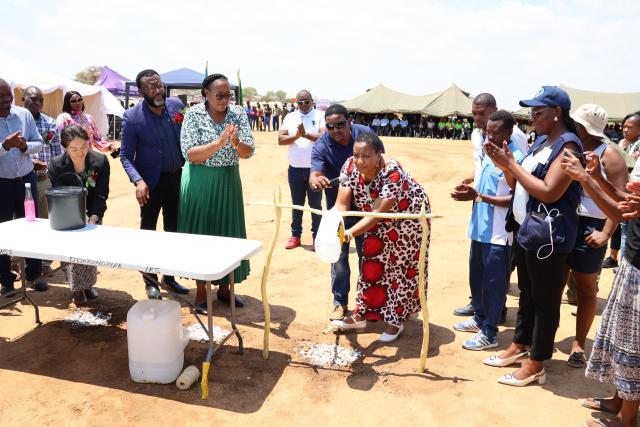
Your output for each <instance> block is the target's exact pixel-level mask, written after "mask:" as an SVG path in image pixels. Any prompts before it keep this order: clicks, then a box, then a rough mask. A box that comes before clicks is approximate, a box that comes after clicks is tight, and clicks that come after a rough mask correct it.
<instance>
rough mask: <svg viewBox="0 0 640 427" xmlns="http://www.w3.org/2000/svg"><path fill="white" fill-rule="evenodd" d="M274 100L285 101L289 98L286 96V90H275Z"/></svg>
mask: <svg viewBox="0 0 640 427" xmlns="http://www.w3.org/2000/svg"><path fill="white" fill-rule="evenodd" d="M276 100H277V101H280V102H287V101H288V100H289V98H287V92H285V91H283V90H277V91H276Z"/></svg>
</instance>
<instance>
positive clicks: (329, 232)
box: [316, 207, 344, 262]
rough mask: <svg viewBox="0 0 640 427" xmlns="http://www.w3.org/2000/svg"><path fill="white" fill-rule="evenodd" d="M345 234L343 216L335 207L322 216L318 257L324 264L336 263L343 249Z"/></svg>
mask: <svg viewBox="0 0 640 427" xmlns="http://www.w3.org/2000/svg"><path fill="white" fill-rule="evenodd" d="M343 233H344V222H343V221H342V215H340V213H339V212H338V210H337V209H336V208H335V207H334V208H332V209H331V210H329V211H327V212H325V213H324V215H322V219H321V220H320V227H318V234H317V235H316V255H318V258H320V260H321V261H324V262H336V261H338V258H340V251H341V248H342V242H341V235H342V234H343Z"/></svg>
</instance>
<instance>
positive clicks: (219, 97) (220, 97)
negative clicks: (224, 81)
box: [213, 92, 233, 101]
mask: <svg viewBox="0 0 640 427" xmlns="http://www.w3.org/2000/svg"><path fill="white" fill-rule="evenodd" d="M213 95H214V96H215V97H216V99H217V100H218V101H222V100H223V99H226V100H227V101H228V100H230V99H231V97H232V96H233V94H232V93H231V92H227V93H220V92H216V93H214V94H213Z"/></svg>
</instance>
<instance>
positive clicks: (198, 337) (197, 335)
mask: <svg viewBox="0 0 640 427" xmlns="http://www.w3.org/2000/svg"><path fill="white" fill-rule="evenodd" d="M187 330H188V331H189V339H190V340H193V341H199V342H207V341H208V340H209V337H208V336H207V333H206V332H205V331H204V329H202V326H200V324H199V323H192V324H191V325H189V327H188V328H187ZM230 333H231V331H228V330H226V329H223V328H221V327H220V326H214V327H213V341H214V342H215V343H220V342H221V341H222V340H223V339H225V338H226V336H227V335H229V334H230Z"/></svg>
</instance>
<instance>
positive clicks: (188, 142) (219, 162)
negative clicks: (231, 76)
mask: <svg viewBox="0 0 640 427" xmlns="http://www.w3.org/2000/svg"><path fill="white" fill-rule="evenodd" d="M228 124H235V125H236V126H237V127H238V138H239V139H240V141H242V142H244V143H245V144H248V145H250V146H251V155H252V156H253V153H254V152H255V150H256V145H255V142H254V141H253V135H252V134H251V127H250V126H249V119H248V118H247V114H246V113H245V112H244V108H242V107H241V106H239V105H229V107H228V108H227V115H226V116H225V117H224V121H223V122H222V123H216V122H214V121H213V120H212V119H211V116H209V113H207V109H206V107H205V103H204V102H201V103H200V104H196V105H194V106H193V107H191V108H189V109H188V110H187V113H186V114H185V117H184V121H183V122H182V131H181V133H180V146H181V148H182V155H183V156H184V158H185V160H187V161H189V156H187V153H188V152H189V150H190V149H191V148H193V147H197V146H199V145H206V144H209V143H210V142H211V141H215V140H217V139H218V138H220V135H221V134H222V132H223V131H224V128H225V127H226V126H227V125H228ZM239 160H240V157H239V156H238V152H237V151H236V150H235V149H234V148H233V147H232V146H231V142H230V141H227V143H226V144H225V145H224V146H223V147H222V148H221V149H219V150H218V151H216V152H215V153H213V154H212V155H211V157H209V158H208V159H207V160H206V161H205V162H204V163H203V164H204V165H206V166H210V167H224V166H234V165H237V164H238V161H239Z"/></svg>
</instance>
